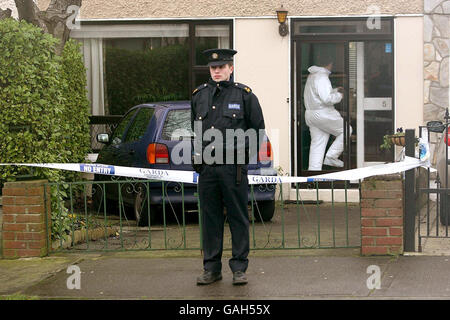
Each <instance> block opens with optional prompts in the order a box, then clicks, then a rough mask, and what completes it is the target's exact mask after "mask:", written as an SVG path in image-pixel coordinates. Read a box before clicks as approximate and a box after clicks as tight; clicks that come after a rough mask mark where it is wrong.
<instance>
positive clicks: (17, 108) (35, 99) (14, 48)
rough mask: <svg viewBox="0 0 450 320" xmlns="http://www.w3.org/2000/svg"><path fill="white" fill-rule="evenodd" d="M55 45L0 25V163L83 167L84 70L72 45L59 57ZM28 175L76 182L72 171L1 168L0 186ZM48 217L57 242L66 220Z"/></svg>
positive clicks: (8, 23)
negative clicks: (71, 163)
mask: <svg viewBox="0 0 450 320" xmlns="http://www.w3.org/2000/svg"><path fill="white" fill-rule="evenodd" d="M57 43H58V40H57V39H55V38H54V37H52V36H51V35H49V34H46V33H43V32H42V30H41V29H39V28H37V27H35V26H33V25H31V24H29V23H27V22H25V21H20V22H19V21H16V20H14V19H4V20H0V119H1V121H0V162H1V163H44V162H47V163H48V162H58V163H68V162H84V158H85V156H86V153H87V152H88V150H89V144H90V141H89V126H88V123H89V118H88V117H89V103H88V100H87V98H86V89H85V85H86V76H85V69H84V65H83V61H82V56H81V52H80V49H79V46H78V45H77V44H76V43H75V42H74V41H68V42H67V43H66V45H65V48H64V51H63V53H62V55H61V56H57V55H56V54H55V47H56V45H57ZM30 171H31V173H32V174H33V176H35V177H37V178H45V179H47V180H49V181H50V182H61V181H69V180H76V179H79V175H78V174H76V173H73V172H66V171H56V170H50V169H44V168H33V169H29V168H26V167H10V166H6V167H0V182H2V181H14V180H15V179H16V177H17V176H18V175H22V174H25V173H27V174H29V173H30ZM0 187H1V186H0ZM55 200H58V201H60V200H61V196H57V195H56V193H55V192H54V191H52V207H53V208H57V207H58V206H57V204H58V202H57V201H55ZM62 216H63V217H64V216H67V210H63V214H62ZM52 218H53V223H52V226H53V227H54V228H52V229H53V230H52V231H54V232H52V234H53V235H54V236H55V237H56V238H57V237H59V236H60V234H58V232H56V231H59V230H61V231H65V230H66V229H67V228H66V225H67V224H66V218H63V219H59V220H58V221H56V212H55V211H54V210H52ZM61 223H62V224H63V225H64V227H63V228H60V225H61ZM55 227H57V228H55Z"/></svg>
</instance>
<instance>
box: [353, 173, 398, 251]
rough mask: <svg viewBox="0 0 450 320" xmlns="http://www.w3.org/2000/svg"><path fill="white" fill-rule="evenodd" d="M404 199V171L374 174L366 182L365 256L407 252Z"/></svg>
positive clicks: (363, 200) (363, 215) (363, 198)
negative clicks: (404, 247)
mask: <svg viewBox="0 0 450 320" xmlns="http://www.w3.org/2000/svg"><path fill="white" fill-rule="evenodd" d="M403 199H404V192H403V180H402V176H401V175H400V174H393V175H384V176H376V177H371V178H367V179H365V180H364V181H363V182H362V185H361V254H362V255H396V254H402V253H403V212H404V210H403V205H404V204H403V202H404V200H403Z"/></svg>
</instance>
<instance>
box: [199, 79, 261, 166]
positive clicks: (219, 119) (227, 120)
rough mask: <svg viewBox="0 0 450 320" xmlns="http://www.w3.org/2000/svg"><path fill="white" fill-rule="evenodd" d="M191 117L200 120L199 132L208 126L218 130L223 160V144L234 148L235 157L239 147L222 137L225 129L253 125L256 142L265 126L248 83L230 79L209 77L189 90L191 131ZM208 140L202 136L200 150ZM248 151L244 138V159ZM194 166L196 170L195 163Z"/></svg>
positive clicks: (224, 153)
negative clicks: (221, 138) (192, 89)
mask: <svg viewBox="0 0 450 320" xmlns="http://www.w3.org/2000/svg"><path fill="white" fill-rule="evenodd" d="M194 121H201V122H202V131H203V132H202V135H203V134H204V132H205V131H206V130H208V129H211V128H212V129H218V130H220V131H221V132H222V137H223V142H224V151H223V155H224V159H223V163H225V161H226V159H225V155H226V148H230V146H231V147H232V148H234V149H235V153H234V154H235V158H236V156H237V152H238V151H239V150H237V149H238V147H237V146H236V142H233V141H226V129H242V130H244V131H246V130H247V129H254V130H256V134H257V139H258V140H257V143H258V144H259V142H260V140H259V133H260V129H265V124H264V117H263V113H262V110H261V106H260V104H259V101H258V98H257V97H256V96H255V95H254V94H253V93H252V91H251V89H250V88H249V87H247V86H246V85H243V84H241V83H237V82H233V81H221V82H215V81H213V80H212V79H210V80H209V81H208V82H207V83H205V84H202V85H200V86H199V87H197V88H196V89H195V90H194V91H193V93H192V100H191V125H192V130H193V131H194ZM234 140H236V139H234ZM210 143H211V141H205V140H203V142H202V151H203V150H204V148H205V147H206V146H207V145H208V144H210ZM258 147H259V146H258ZM250 150H251V148H250ZM248 151H249V146H248V141H246V146H245V151H244V152H246V157H245V159H246V162H247V163H248V160H249V158H250V157H252V156H253V155H249V154H248ZM197 167H198V166H197ZM194 169H195V170H196V171H198V170H197V168H196V167H195V166H194Z"/></svg>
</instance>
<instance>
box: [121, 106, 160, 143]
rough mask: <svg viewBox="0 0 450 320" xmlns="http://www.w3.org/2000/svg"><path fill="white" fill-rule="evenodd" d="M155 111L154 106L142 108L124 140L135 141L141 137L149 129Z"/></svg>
mask: <svg viewBox="0 0 450 320" xmlns="http://www.w3.org/2000/svg"><path fill="white" fill-rule="evenodd" d="M154 113H155V109H154V108H141V109H139V113H138V114H137V116H136V117H135V118H134V121H133V123H132V124H131V126H130V128H129V129H128V132H127V136H126V137H125V141H124V142H134V141H138V140H139V139H141V138H142V137H143V136H144V134H145V132H146V131H147V126H148V124H149V123H150V120H151V119H152V117H153V115H154Z"/></svg>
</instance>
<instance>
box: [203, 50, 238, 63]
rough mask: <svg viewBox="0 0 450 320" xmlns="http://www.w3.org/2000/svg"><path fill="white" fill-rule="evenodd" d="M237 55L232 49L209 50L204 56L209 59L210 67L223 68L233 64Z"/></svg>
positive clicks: (204, 52)
mask: <svg viewBox="0 0 450 320" xmlns="http://www.w3.org/2000/svg"><path fill="white" fill-rule="evenodd" d="M236 53H237V51H236V50H232V49H208V50H205V51H203V54H204V55H205V56H206V58H207V59H208V67H210V66H221V65H224V64H227V63H229V62H233V56H234V55H235V54H236Z"/></svg>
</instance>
